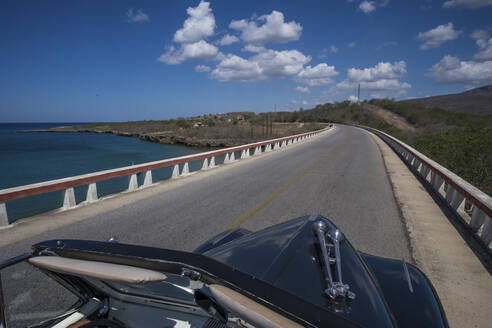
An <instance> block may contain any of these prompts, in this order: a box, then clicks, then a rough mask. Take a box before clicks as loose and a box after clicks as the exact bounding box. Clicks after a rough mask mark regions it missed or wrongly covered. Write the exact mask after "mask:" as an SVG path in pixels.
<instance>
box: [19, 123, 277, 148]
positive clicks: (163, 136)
mask: <svg viewBox="0 0 492 328" xmlns="http://www.w3.org/2000/svg"><path fill="white" fill-rule="evenodd" d="M17 132H19V133H44V132H51V133H69V132H72V133H73V132H77V133H78V132H83V133H105V134H114V135H117V136H122V137H136V138H139V139H140V140H144V141H149V142H157V143H161V144H168V145H176V144H178V145H184V146H189V147H233V146H239V145H244V144H247V143H253V142H258V141H261V140H264V139H265V138H241V139H233V138H196V137H189V136H183V135H178V134H176V133H175V132H174V131H166V132H162V133H130V132H123V131H115V130H99V129H94V130H92V129H81V128H73V127H56V128H52V129H38V130H19V131H17ZM274 137H280V136H273V137H272V138H274Z"/></svg>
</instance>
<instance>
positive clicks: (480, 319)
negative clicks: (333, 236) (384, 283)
mask: <svg viewBox="0 0 492 328" xmlns="http://www.w3.org/2000/svg"><path fill="white" fill-rule="evenodd" d="M367 133H369V134H371V136H372V137H373V139H374V140H375V141H376V143H377V144H378V146H379V149H380V150H381V154H382V156H383V159H384V162H385V165H386V170H387V172H388V176H389V177H390V181H391V184H392V187H393V192H394V194H395V198H396V200H397V203H398V205H399V206H400V209H401V211H402V215H403V218H404V221H405V225H406V228H407V231H408V235H409V238H410V244H411V251H412V256H413V258H414V260H415V263H416V265H417V266H418V267H419V268H420V269H421V270H422V271H423V272H424V273H425V274H426V275H427V276H428V277H429V279H430V280H431V281H432V284H433V285H434V287H435V289H436V291H437V293H438V294H439V297H440V299H441V302H442V304H443V307H444V310H445V312H446V316H447V318H448V321H449V325H450V327H486V326H488V325H489V324H490V322H491V321H492V312H491V311H490V304H492V277H491V276H490V274H489V273H488V271H487V270H486V269H485V268H484V267H483V265H482V263H481V262H480V261H479V260H478V259H477V257H476V256H475V254H474V253H473V251H472V250H471V249H470V248H469V247H468V245H467V243H466V242H465V241H464V240H463V238H462V237H461V236H460V235H459V233H458V232H457V231H456V229H455V228H454V226H453V225H452V224H451V223H450V222H449V219H448V218H447V217H446V216H445V215H444V214H443V212H442V211H441V209H440V208H439V206H438V205H437V204H436V203H435V202H434V200H433V199H432V197H431V196H430V195H429V194H428V193H427V191H426V190H425V188H424V187H423V186H422V184H421V183H420V182H419V181H418V180H417V179H416V178H415V176H414V175H413V173H412V172H411V171H410V170H409V169H408V167H407V166H406V165H405V164H404V163H403V162H402V161H401V160H400V158H399V157H398V156H397V155H396V153H395V152H394V151H393V150H392V149H391V148H390V147H389V146H388V145H387V144H386V143H384V142H383V141H382V140H381V139H379V138H378V137H377V136H375V135H374V134H372V133H370V132H367Z"/></svg>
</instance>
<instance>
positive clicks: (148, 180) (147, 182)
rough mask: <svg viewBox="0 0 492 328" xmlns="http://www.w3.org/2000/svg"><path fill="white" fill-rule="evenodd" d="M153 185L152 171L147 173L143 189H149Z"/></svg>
mask: <svg viewBox="0 0 492 328" xmlns="http://www.w3.org/2000/svg"><path fill="white" fill-rule="evenodd" d="M151 184H152V171H151V170H148V171H145V175H144V181H143V185H142V187H148V186H150V185H151Z"/></svg>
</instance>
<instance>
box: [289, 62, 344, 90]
mask: <svg viewBox="0 0 492 328" xmlns="http://www.w3.org/2000/svg"><path fill="white" fill-rule="evenodd" d="M337 75H338V72H337V71H336V70H335V66H328V65H327V64H326V63H322V64H318V65H316V66H314V67H311V66H307V67H306V68H304V69H303V70H302V71H300V72H299V73H298V74H297V78H296V80H297V81H300V82H304V83H306V84H308V85H310V86H315V85H323V84H330V83H333V80H332V78H333V77H335V76H337Z"/></svg>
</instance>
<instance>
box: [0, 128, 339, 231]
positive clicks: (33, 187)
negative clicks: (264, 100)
mask: <svg viewBox="0 0 492 328" xmlns="http://www.w3.org/2000/svg"><path fill="white" fill-rule="evenodd" d="M332 127H333V126H332V125H330V126H329V127H327V128H324V129H321V130H317V131H311V132H307V133H302V134H297V135H292V136H288V137H282V138H276V139H271V140H266V141H261V142H256V143H251V144H247V145H242V146H237V147H230V148H224V149H220V150H215V151H209V152H203V153H198V154H193V155H188V156H182V157H175V158H169V159H165V160H160V161H155V162H149V163H143V164H138V165H132V166H126V167H121V168H117V169H112V170H106V171H99V172H94V173H89V174H84V175H78V176H74V177H68V178H63V179H57V180H50V181H45V182H40V183H34V184H30V185H25V186H19V187H13V188H8V189H3V190H0V227H2V226H7V225H8V224H9V220H8V215H7V206H6V205H7V202H8V201H11V200H14V199H19V198H23V197H28V196H34V195H40V194H44V193H48V192H52V191H56V190H63V206H62V208H61V209H64V210H65V209H70V208H74V207H75V206H77V204H76V201H75V192H74V187H76V186H81V185H85V186H86V198H85V202H83V203H91V202H95V201H97V200H98V194H97V182H100V181H103V180H108V179H113V178H117V177H122V176H128V189H127V190H126V191H134V190H137V189H140V188H145V187H148V186H150V185H152V183H153V181H152V170H155V169H159V168H162V167H169V166H173V171H172V175H171V179H175V178H178V177H184V176H187V175H190V169H189V165H188V163H189V162H191V161H196V160H203V165H202V168H201V169H202V170H208V169H211V168H214V167H216V166H217V165H218V164H219V163H216V160H215V157H216V156H220V155H225V157H224V160H223V164H228V163H232V162H235V161H236V158H235V152H238V151H240V152H241V156H240V159H245V158H249V157H251V156H257V155H260V154H261V153H268V152H271V151H275V150H278V149H280V148H284V147H287V146H290V145H293V144H296V143H298V142H301V141H304V140H306V139H310V138H312V137H314V136H317V135H319V134H321V133H323V132H326V131H327V130H329V129H331V128H332ZM180 164H181V172H180ZM139 173H141V174H144V179H143V183H142V185H140V186H139V185H138V179H137V174H139Z"/></svg>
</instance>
